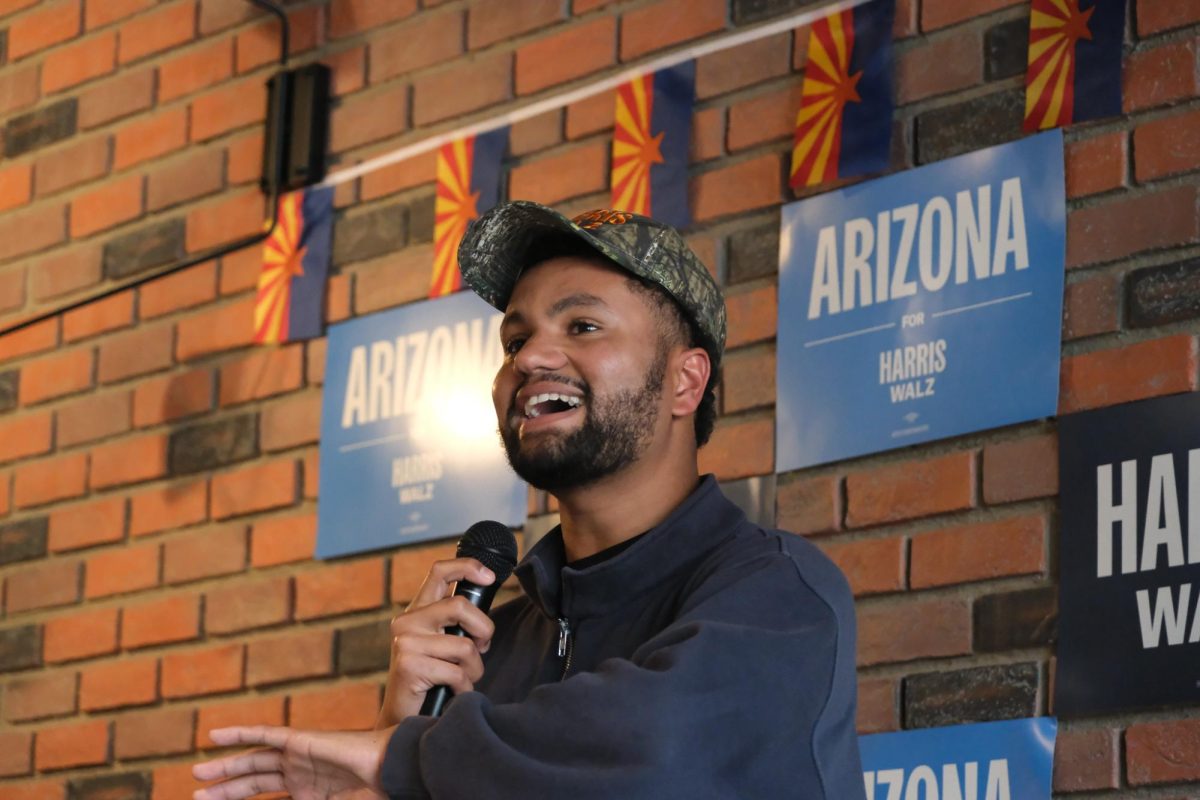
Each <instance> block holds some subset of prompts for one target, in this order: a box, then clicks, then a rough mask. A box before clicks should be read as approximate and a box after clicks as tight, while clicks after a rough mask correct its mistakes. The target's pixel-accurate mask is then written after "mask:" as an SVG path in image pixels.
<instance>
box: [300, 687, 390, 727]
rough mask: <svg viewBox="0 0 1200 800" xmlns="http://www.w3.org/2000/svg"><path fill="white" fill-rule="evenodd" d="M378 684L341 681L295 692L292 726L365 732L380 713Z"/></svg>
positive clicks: (372, 725)
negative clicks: (333, 684) (325, 686)
mask: <svg viewBox="0 0 1200 800" xmlns="http://www.w3.org/2000/svg"><path fill="white" fill-rule="evenodd" d="M380 700H381V697H380V694H379V685H378V684H377V683H350V684H347V683H339V684H337V685H336V686H332V687H330V688H328V689H318V690H316V691H311V692H305V693H303V694H294V695H292V697H291V701H290V702H289V703H288V725H291V726H292V727H294V728H300V729H302V730H318V731H365V730H370V729H371V728H374V727H375V720H376V718H377V717H378V716H379V703H380Z"/></svg>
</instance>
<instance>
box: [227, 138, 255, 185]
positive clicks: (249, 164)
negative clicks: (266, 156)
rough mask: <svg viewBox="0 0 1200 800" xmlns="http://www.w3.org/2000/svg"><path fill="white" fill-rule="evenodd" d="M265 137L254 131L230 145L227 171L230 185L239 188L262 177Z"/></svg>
mask: <svg viewBox="0 0 1200 800" xmlns="http://www.w3.org/2000/svg"><path fill="white" fill-rule="evenodd" d="M262 151H263V136H262V133H261V132H258V131H253V132H251V133H248V134H246V135H244V136H240V137H238V138H237V139H234V140H233V141H232V142H230V143H229V149H228V153H229V156H228V160H227V162H226V167H225V171H226V173H227V174H228V176H229V184H230V185H231V186H237V185H239V184H243V183H249V182H250V181H257V180H258V179H259V178H260V177H262Z"/></svg>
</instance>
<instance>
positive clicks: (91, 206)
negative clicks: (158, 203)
mask: <svg viewBox="0 0 1200 800" xmlns="http://www.w3.org/2000/svg"><path fill="white" fill-rule="evenodd" d="M142 183H143V180H142V176H141V175H130V176H129V177H127V178H122V179H120V180H117V181H114V182H112V183H107V184H104V185H103V186H101V187H100V188H99V189H95V190H93V191H90V192H88V193H87V194H82V195H79V196H78V197H76V198H75V199H74V200H72V201H71V237H72V238H74V239H80V238H83V237H84V236H90V235H91V234H93V233H96V232H97V231H102V230H106V229H108V228H112V227H114V226H116V225H120V224H121V223H122V222H128V221H129V220H131V219H137V218H138V217H140V216H141V215H142V194H143V192H142Z"/></svg>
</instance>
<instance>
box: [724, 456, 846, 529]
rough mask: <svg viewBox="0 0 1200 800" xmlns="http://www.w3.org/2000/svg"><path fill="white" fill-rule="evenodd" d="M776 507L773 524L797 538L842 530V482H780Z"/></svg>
mask: <svg viewBox="0 0 1200 800" xmlns="http://www.w3.org/2000/svg"><path fill="white" fill-rule="evenodd" d="M702 452H703V451H702ZM775 505H776V514H777V519H776V524H777V525H778V526H779V527H780V528H783V529H785V530H789V531H793V532H795V533H800V534H813V533H828V532H830V531H835V530H838V529H839V528H841V526H842V491H841V479H840V478H838V477H837V476H836V475H825V476H819V477H804V478H797V479H793V480H789V481H786V482H785V481H780V483H779V488H778V489H777V490H776V495H775Z"/></svg>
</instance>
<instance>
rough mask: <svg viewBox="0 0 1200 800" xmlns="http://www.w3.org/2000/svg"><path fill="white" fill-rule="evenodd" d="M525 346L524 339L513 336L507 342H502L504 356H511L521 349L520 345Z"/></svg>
mask: <svg viewBox="0 0 1200 800" xmlns="http://www.w3.org/2000/svg"><path fill="white" fill-rule="evenodd" d="M523 344H525V339H524V337H522V336H514V337H512V338H511V339H509V340H508V341H507V342H504V355H506V356H513V355H516V354H517V351H518V350H520V349H521V345H523Z"/></svg>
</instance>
